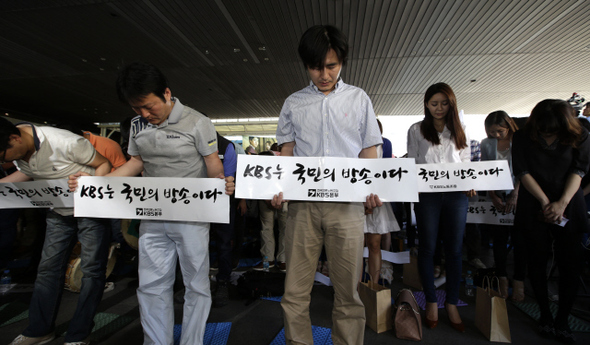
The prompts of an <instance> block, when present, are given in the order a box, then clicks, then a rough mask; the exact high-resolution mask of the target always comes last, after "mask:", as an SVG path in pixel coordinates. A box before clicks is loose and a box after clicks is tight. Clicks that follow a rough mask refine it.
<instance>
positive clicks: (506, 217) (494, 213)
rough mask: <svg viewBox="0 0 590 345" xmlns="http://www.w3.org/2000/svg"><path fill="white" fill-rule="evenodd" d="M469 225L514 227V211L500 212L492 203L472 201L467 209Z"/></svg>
mask: <svg viewBox="0 0 590 345" xmlns="http://www.w3.org/2000/svg"><path fill="white" fill-rule="evenodd" d="M467 223H473V224H493V225H513V224H514V211H512V212H509V213H505V212H502V211H498V210H497V209H496V207H495V206H494V204H493V203H492V202H491V201H476V202H471V201H470V202H469V207H468V208H467Z"/></svg>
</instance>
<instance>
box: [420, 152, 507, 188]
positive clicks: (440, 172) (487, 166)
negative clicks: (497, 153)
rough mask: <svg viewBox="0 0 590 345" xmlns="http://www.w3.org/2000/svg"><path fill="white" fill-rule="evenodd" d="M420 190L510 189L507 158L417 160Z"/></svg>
mask: <svg viewBox="0 0 590 345" xmlns="http://www.w3.org/2000/svg"><path fill="white" fill-rule="evenodd" d="M416 170H417V171H418V191H419V192H420V193H436V192H463V191H467V190H471V189H475V190H510V189H514V186H513V185H512V175H511V174H510V168H509V167H508V161H505V160H499V161H484V162H466V163H437V164H417V165H416Z"/></svg>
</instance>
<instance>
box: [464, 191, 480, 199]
mask: <svg viewBox="0 0 590 345" xmlns="http://www.w3.org/2000/svg"><path fill="white" fill-rule="evenodd" d="M463 194H465V195H467V197H468V198H471V197H472V196H475V195H476V194H477V192H476V191H475V189H472V190H467V191H465V192H463Z"/></svg>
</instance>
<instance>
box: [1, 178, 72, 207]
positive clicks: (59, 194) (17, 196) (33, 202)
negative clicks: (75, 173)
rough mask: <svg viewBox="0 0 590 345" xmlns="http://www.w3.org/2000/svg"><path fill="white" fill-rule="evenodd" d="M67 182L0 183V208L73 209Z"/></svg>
mask: <svg viewBox="0 0 590 345" xmlns="http://www.w3.org/2000/svg"><path fill="white" fill-rule="evenodd" d="M72 194H73V193H70V191H69V189H68V180H65V179H62V180H45V181H31V182H17V183H0V208H36V207H45V208H47V207H59V208H62V207H74V198H73V196H72Z"/></svg>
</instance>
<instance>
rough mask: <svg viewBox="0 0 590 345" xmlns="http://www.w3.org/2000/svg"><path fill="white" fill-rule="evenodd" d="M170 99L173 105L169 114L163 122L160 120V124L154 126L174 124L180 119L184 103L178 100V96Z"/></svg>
mask: <svg viewBox="0 0 590 345" xmlns="http://www.w3.org/2000/svg"><path fill="white" fill-rule="evenodd" d="M170 100H171V101H172V102H174V106H173V107H172V111H171V112H170V115H168V118H167V119H166V120H165V121H164V122H162V124H161V125H160V126H156V127H162V126H167V125H168V124H175V123H178V121H180V117H181V115H182V112H183V111H184V105H183V104H182V103H180V100H179V99H178V98H175V97H172V98H171V99H170ZM142 119H144V118H143V117H142ZM144 120H145V119H144ZM146 122H147V120H146Z"/></svg>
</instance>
